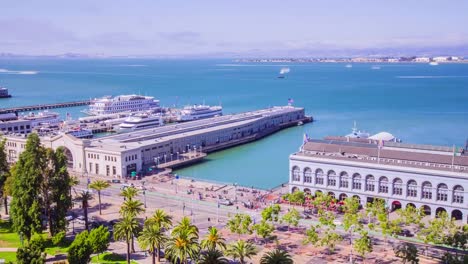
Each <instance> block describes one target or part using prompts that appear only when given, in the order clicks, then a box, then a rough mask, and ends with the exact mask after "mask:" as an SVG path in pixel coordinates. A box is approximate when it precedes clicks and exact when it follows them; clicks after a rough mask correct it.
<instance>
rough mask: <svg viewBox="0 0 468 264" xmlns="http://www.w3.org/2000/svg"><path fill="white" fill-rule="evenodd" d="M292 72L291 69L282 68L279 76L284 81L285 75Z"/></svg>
mask: <svg viewBox="0 0 468 264" xmlns="http://www.w3.org/2000/svg"><path fill="white" fill-rule="evenodd" d="M290 71H291V70H290V69H289V68H281V70H280V72H279V75H278V78H280V79H284V77H285V74H286V73H289V72H290Z"/></svg>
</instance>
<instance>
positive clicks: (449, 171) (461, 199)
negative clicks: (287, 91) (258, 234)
mask: <svg viewBox="0 0 468 264" xmlns="http://www.w3.org/2000/svg"><path fill="white" fill-rule="evenodd" d="M334 139H335V140H310V141H309V142H307V143H305V144H304V146H303V147H302V149H301V151H299V152H297V153H294V154H292V155H291V156H290V158H289V161H290V168H289V169H290V175H289V186H290V191H291V192H294V191H296V190H301V191H304V192H308V193H311V194H313V193H315V192H317V191H320V192H324V193H328V194H330V195H332V196H334V197H335V198H336V199H339V200H343V199H345V198H346V197H352V196H355V197H357V198H358V199H359V200H360V203H361V204H362V205H365V204H366V203H367V202H372V201H373V200H374V199H376V198H380V199H383V200H385V202H386V205H387V206H388V208H389V209H390V210H392V211H393V210H395V209H398V208H402V207H406V206H410V205H411V206H415V207H417V208H422V209H423V210H424V212H425V213H426V215H430V216H432V217H435V216H436V215H437V213H439V212H441V211H446V212H447V213H448V214H449V215H450V216H452V217H454V218H456V219H457V220H463V222H467V220H468V195H467V190H468V156H466V155H465V150H455V151H454V150H453V148H450V147H436V146H427V145H409V144H402V143H393V142H385V144H384V146H379V145H378V144H375V143H373V142H369V143H364V142H363V141H365V140H362V139H360V140H359V142H352V141H353V140H350V139H347V138H341V139H340V140H336V139H337V138H334ZM454 153H455V154H454Z"/></svg>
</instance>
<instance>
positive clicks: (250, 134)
mask: <svg viewBox="0 0 468 264" xmlns="http://www.w3.org/2000/svg"><path fill="white" fill-rule="evenodd" d="M307 120H308V117H306V116H305V113H304V108H298V107H292V106H285V107H273V108H268V109H263V110H258V111H252V112H246V113H241V114H235V115H225V116H219V117H213V118H207V119H202V120H197V121H190V122H186V123H179V124H173V125H166V126H162V127H157V128H151V129H145V130H139V131H133V132H128V133H122V134H116V135H110V136H106V137H101V138H96V139H77V138H75V137H73V136H71V135H67V134H59V135H51V136H42V137H41V142H42V144H43V145H44V146H46V147H49V148H53V149H56V148H58V147H64V148H65V153H66V154H67V157H68V161H69V167H70V169H71V170H73V171H75V172H77V173H78V174H83V175H84V174H87V175H91V174H92V175H100V176H107V177H115V178H120V177H126V176H129V175H131V174H133V173H138V172H141V171H143V170H145V169H147V168H149V167H151V166H154V165H158V164H163V163H167V162H171V161H173V160H176V159H179V158H180V157H181V156H183V155H185V154H189V153H193V152H205V153H209V152H211V151H216V150H219V149H223V148H227V147H231V146H235V145H239V144H243V143H247V142H250V141H253V140H256V139H259V138H262V137H264V136H266V135H269V134H271V133H274V132H276V131H278V130H280V129H282V128H286V127H289V126H293V125H297V124H298V123H299V122H306V121H307ZM5 138H6V140H7V146H6V149H7V155H8V159H9V161H10V162H15V161H16V160H17V159H18V157H19V155H20V154H21V152H22V151H23V150H24V149H25V145H26V140H27V138H26V135H12V134H10V135H6V136H5Z"/></svg>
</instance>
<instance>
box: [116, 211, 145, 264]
mask: <svg viewBox="0 0 468 264" xmlns="http://www.w3.org/2000/svg"><path fill="white" fill-rule="evenodd" d="M139 231H140V225H139V224H138V221H137V219H136V218H134V217H129V216H126V217H124V218H123V219H122V221H120V222H118V223H117V224H115V226H114V239H115V240H125V242H126V243H127V263H129V264H130V242H131V241H132V239H133V236H136V235H138V233H139Z"/></svg>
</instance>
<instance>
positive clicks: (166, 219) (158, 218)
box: [148, 209, 172, 230]
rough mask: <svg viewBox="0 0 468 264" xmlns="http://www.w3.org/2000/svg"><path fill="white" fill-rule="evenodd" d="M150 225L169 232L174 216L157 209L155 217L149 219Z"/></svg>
mask: <svg viewBox="0 0 468 264" xmlns="http://www.w3.org/2000/svg"><path fill="white" fill-rule="evenodd" d="M148 223H151V224H155V225H158V226H159V227H160V228H162V229H165V230H167V229H169V228H170V227H171V226H172V216H170V215H168V214H167V213H166V212H165V211H164V210H162V209H157V210H156V211H155V212H154V214H153V216H151V218H148Z"/></svg>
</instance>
